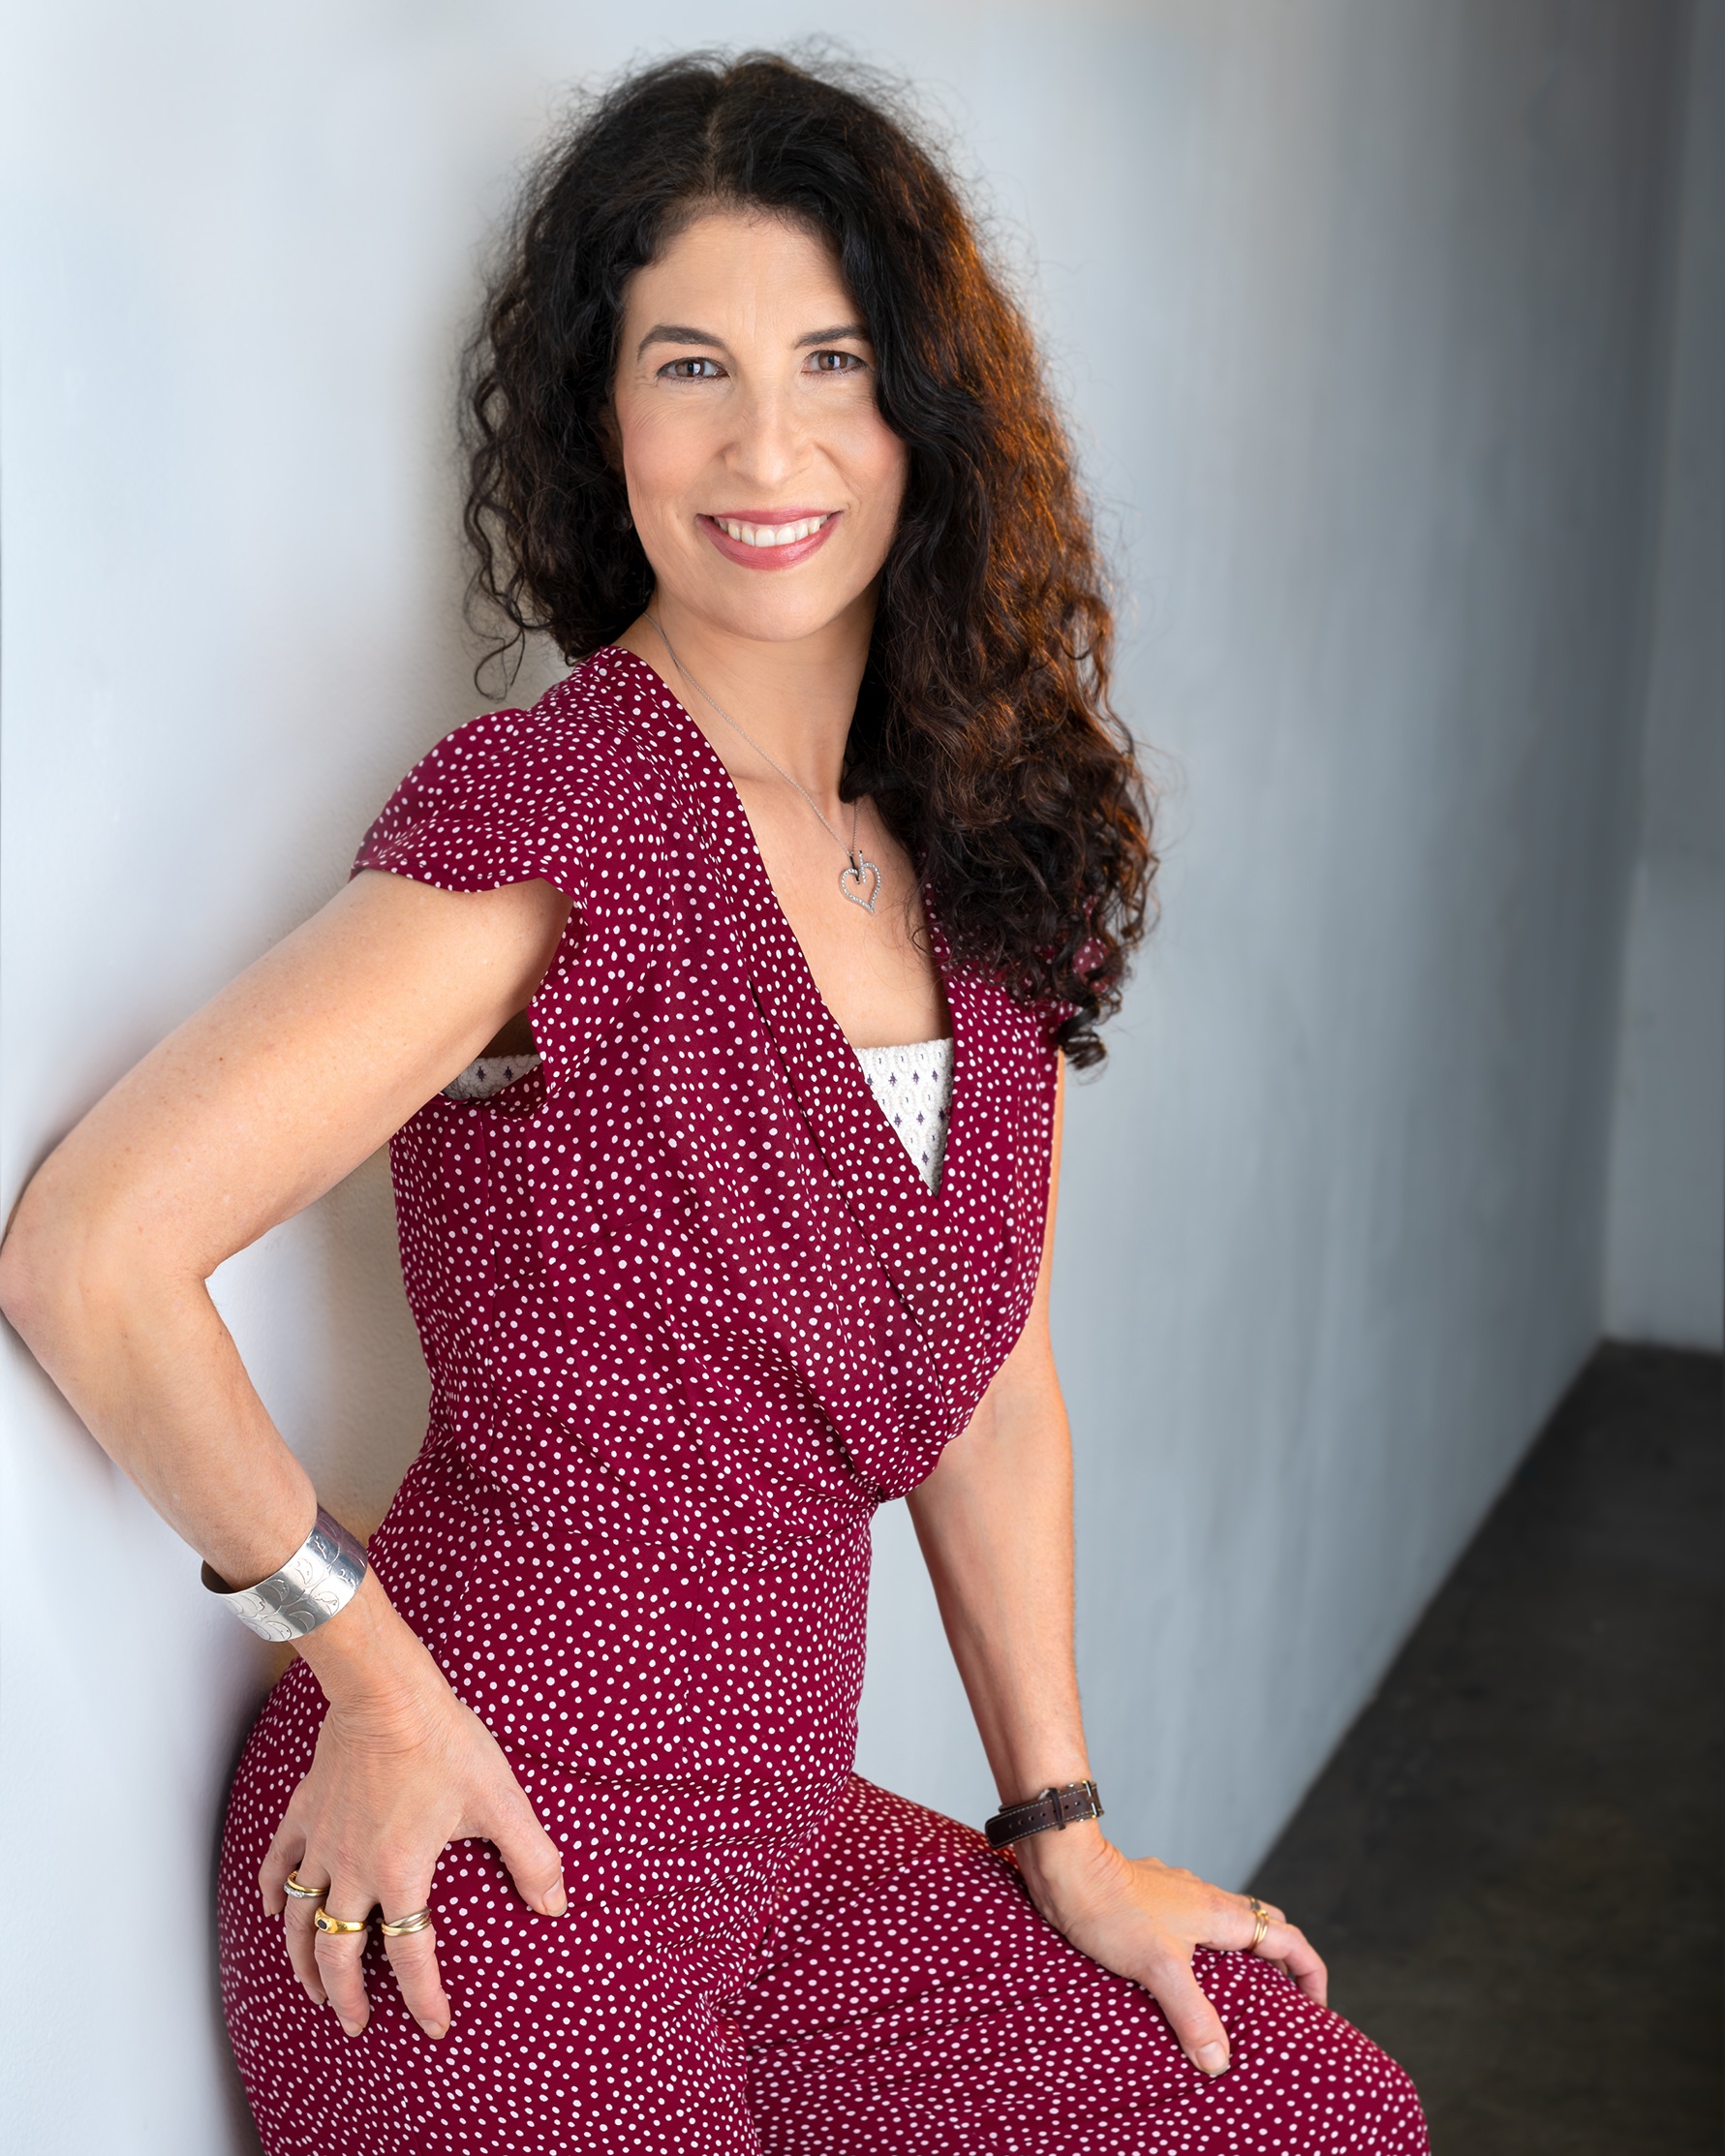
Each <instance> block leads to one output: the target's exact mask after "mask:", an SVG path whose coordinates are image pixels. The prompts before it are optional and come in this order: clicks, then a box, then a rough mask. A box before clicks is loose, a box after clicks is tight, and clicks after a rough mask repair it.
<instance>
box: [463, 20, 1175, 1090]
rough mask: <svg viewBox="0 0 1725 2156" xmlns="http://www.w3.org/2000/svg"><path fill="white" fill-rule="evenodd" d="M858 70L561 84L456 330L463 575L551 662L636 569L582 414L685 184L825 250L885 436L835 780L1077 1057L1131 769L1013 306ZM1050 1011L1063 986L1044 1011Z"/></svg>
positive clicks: (718, 68) (928, 155)
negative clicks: (889, 431)
mask: <svg viewBox="0 0 1725 2156" xmlns="http://www.w3.org/2000/svg"><path fill="white" fill-rule="evenodd" d="M894 103H895V100H894V95H893V93H892V91H891V90H890V89H889V88H887V87H885V86H884V85H883V84H882V83H881V81H880V79H879V78H878V77H875V76H873V75H866V74H865V73H864V72H863V71H862V70H860V69H858V68H856V67H853V66H849V65H841V64H836V63H834V62H832V61H830V60H825V59H821V60H816V61H814V62H803V63H801V64H793V63H792V62H791V61H789V60H787V59H785V58H784V57H783V56H782V55H779V54H776V53H746V54H743V55H741V56H740V57H734V58H727V57H724V56H723V55H715V54H711V53H694V54H690V55H687V56H684V57H681V58H677V59H673V60H669V61H666V62H663V63H662V64H660V65H657V66H653V67H649V68H646V69H644V70H641V71H638V72H635V73H633V74H631V75H629V76H627V77H625V78H623V79H622V80H621V81H619V82H618V83H616V84H615V85H614V86H612V87H611V88H610V89H608V90H606V91H604V92H602V93H601V94H599V95H597V96H594V97H591V98H589V99H588V100H586V101H585V103H584V104H583V105H582V106H581V107H580V108H578V110H577V113H576V116H575V118H574V120H573V122H572V124H571V125H570V128H569V129H568V130H567V131H566V132H565V133H564V134H563V135H562V136H561V137H560V138H559V139H557V140H556V141H554V142H553V144H552V145H551V147H550V149H549V150H548V152H547V153H546V154H545V155H544V157H543V158H542V160H541V161H540V163H539V166H538V167H537V169H536V170H535V171H534V173H533V174H532V176H531V178H530V180H529V183H528V185H527V188H526V190H525V193H524V197H523V200H522V203H521V207H520V210H519V213H518V216H517V220H516V223H515V225H514V227H513V229H512V231H511V232H510V235H509V238H508V244H507V247H506V250H505V253H504V256H503V258H502V262H501V265H500V268H499V272H498V274H497V276H496V278H495V279H494V281H493V284H492V287H491V290H490V292H489V293H488V295H487V299H486V303H485V307H484V311H483V315H482V318H481V321H480V323H479V326H478V328H477V332H476V334H475V336H474V339H473V342H472V344H471V345H470V347H469V350H468V355H467V372H466V393H465V400H464V402H465V412H466V423H467V429H468V439H467V447H468V451H469V474H470V492H469V496H468V503H467V509H466V516H465V524H466V530H467V535H468V538H469V539H470V540H471V542H472V544H473V546H474V548H475V550H476V553H477V569H476V570H475V574H474V579H473V586H472V593H471V597H472V599H473V601H474V602H475V603H476V604H477V606H479V607H481V608H484V609H492V608H494V609H497V610H499V611H501V613H502V615H503V616H504V618H505V619H506V620H507V621H508V624H509V625H510V630H509V632H508V633H507V634H506V635H505V636H504V637H503V638H502V639H501V640H500V641H499V642H497V644H496V645H495V647H494V650H493V653H492V655H491V656H492V657H493V658H496V657H498V656H508V655H511V654H513V653H515V652H517V651H518V650H519V649H520V648H521V647H522V645H523V644H524V641H525V638H526V636H527V634H528V632H529V631H548V632H549V633H550V635H551V636H553V637H554V638H555V639H556V641H557V643H558V645H559V647H560V648H561V649H562V651H563V652H564V654H565V656H566V658H568V659H570V661H571V662H572V661H573V660H574V659H575V658H577V657H579V656H581V655H584V654H586V653H588V652H592V651H596V650H598V649H600V648H601V646H602V645H605V644H608V643H610V642H612V641H614V639H615V638H616V637H617V636H618V635H619V634H620V633H621V632H622V631H624V630H625V629H626V628H627V627H628V625H629V624H630V623H631V622H632V621H633V620H634V619H635V618H636V617H637V616H638V615H639V614H640V612H641V610H642V608H643V607H644V606H645V604H646V603H647V600H648V597H649V595H650V593H651V591H652V588H653V571H652V570H651V568H650V567H649V565H648V562H647V558H646V556H645V554H644V553H643V552H642V549H641V545H640V542H639V540H638V539H637V538H636V537H635V534H634V532H633V530H632V528H631V526H630V523H629V519H628V516H627V514H626V513H625V511H626V501H627V497H626V495H625V491H624V485H623V477H622V474H621V472H620V471H619V469H618V468H617V465H616V462H615V461H614V458H615V452H614V449H613V447H611V444H612V441H613V439H614V438H613V437H612V435H611V434H610V432H609V431H608V428H607V424H606V421H607V416H608V410H609V403H610V396H611V385H612V381H613V377H614V372H615V367H616V360H617V341H618V334H619V328H620V324H621V322H622V317H623V308H624V296H625V291H626V287H627V284H628V280H629V278H630V276H631V274H632V273H633V272H634V271H635V270H637V269H639V268H640V267H641V266H642V265H643V264H644V263H646V262H650V261H652V260H653V259H654V256H655V253H656V252H657V250H658V249H660V248H661V247H662V246H663V245H664V244H665V243H666V241H667V240H668V239H669V238H670V237H671V236H672V235H673V234H674V233H675V232H676V231H678V230H680V229H681V228H682V227H683V226H685V225H686V224H687V223H688V222H689V220H690V219H691V217H693V216H694V215H696V214H698V213H699V212H700V211H701V210H702V209H703V208H706V207H708V206H722V207H730V206H736V207H749V208H755V209H760V210H764V211H766V212H768V213H769V214H774V215H778V216H781V217H785V218H789V219H792V220H794V221H795V222H796V223H798V224H799V225H800V226H802V227H803V228H804V229H806V230H808V231H813V232H814V233H816V235H817V236H820V237H822V238H823V239H825V240H826V241H827V242H828V243H829V244H830V245H831V246H832V248H833V250H834V252H835V254H836V257H837V260H838V262H839V266H840V269H841V272H842V274H843V276H844V277H845V280H846V282H847V286H848V288H849V290H850V292H851V294H852V295H853V297H854V299H855V301H856V304H857V306H858V308H859V309H860V311H861V314H862V317H863V320H864V321H865V322H866V323H867V325H868V329H869V335H870V338H871V341H872V342H873V344H874V346H875V351H876V355H877V361H878V376H877V380H878V396H879V403H880V411H881V415H882V416H883V417H884V418H885V420H886V422H887V424H888V425H889V426H891V427H892V428H893V429H894V431H895V432H896V433H898V434H899V435H900V436H901V437H902V438H903V440H904V441H905V443H906V444H907V446H908V448H909V460H908V461H909V473H908V478H907V486H906V493H905V499H904V507H903V510H902V514H901V519H900V524H899V529H898V531H897V534H896V535H895V538H894V540H893V544H892V546H891V549H890V551H889V553H888V556H887V560H886V564H885V567H884V570H883V571H882V575H881V583H880V591H879V595H878V608H877V613H876V624H875V631H874V639H873V643H872V645H871V649H870V656H869V662H868V665H867V668H866V670H865V674H864V679H863V684H862V691H861V693H860V695H859V697H858V701H857V708H856V714H855V717H854V719H853V721H852V723H851V727H850V733H849V738H848V742H847V749H846V756H845V768H844V773H843V776H842V779H841V785H840V790H841V796H842V798H843V799H845V800H850V799H853V798H855V797H856V796H857V795H859V794H862V793H870V794H873V795H874V797H875V799H876V802H877V805H878V808H879V811H880V814H881V816H882V817H883V819H884V820H885V822H886V825H887V827H888V829H889V830H891V831H892V832H893V834H894V836H895V837H896V838H898V839H899V840H900V842H901V843H902V844H903V845H904V846H905V847H906V848H907V850H908V851H909V854H910V856H911V858H912V860H913V861H915V862H916V863H917V865H918V868H919V870H920V872H921V873H922V874H924V875H926V876H927V877H928V878H929V882H930V888H931V891H932V893H933V896H934V899H935V902H936V904H937V905H938V907H939V908H940V915H941V919H942V921H943V922H944V923H945V924H946V926H947V932H948V935H949V937H950V939H951V941H952V945H953V949H954V952H955V954H956V955H957V956H959V957H960V958H961V959H962V960H963V961H964V962H966V963H967V964H970V965H975V966H979V967H983V968H986V969H988V970H991V971H992V972H993V973H994V974H995V976H996V977H997V978H999V979H1000V980H1001V983H1002V984H1003V986H1004V987H1005V988H1006V990H1007V992H1008V993H1009V994H1010V995H1012V996H1013V997H1014V998H1015V999H1016V1000H1017V1001H1021V1002H1024V1003H1027V1004H1028V1003H1033V1002H1037V1001H1046V1002H1049V1003H1052V1004H1053V1005H1054V1006H1056V1011H1057V1013H1058V1015H1057V1016H1056V1018H1055V1020H1054V1037H1055V1038H1056V1039H1058V1040H1059V1042H1060V1043H1061V1045H1062V1046H1063V1048H1064V1050H1065V1052H1066V1054H1067V1056H1068V1058H1069V1059H1070V1061H1071V1062H1072V1063H1073V1064H1074V1065H1076V1066H1078V1067H1081V1068H1082V1067H1084V1066H1086V1065H1089V1064H1092V1063H1099V1062H1100V1061H1101V1060H1102V1057H1103V1055H1104V1053H1105V1050H1104V1047H1103V1044H1102V1042H1101V1040H1100V1039H1099V1038H1098V1036H1097V1032H1096V1028H1097V1025H1098V1023H1099V1022H1100V1021H1102V1020H1104V1019H1106V1018H1108V1017H1110V1016H1111V1015H1112V1014H1113V1013H1114V1012H1115V1011H1116V1010H1117V1009H1118V1008H1119V1005H1120V1001H1121V991H1122V986H1123V983H1124V975H1125V969H1126V962H1127V958H1128V955H1129V953H1130V951H1131V950H1132V949H1133V948H1134V946H1135V945H1136V944H1137V943H1138V942H1139V941H1140V940H1141V939H1142V938H1143V935H1144V933H1145V928H1146V914H1147V911H1148V909H1149V906H1150V900H1151V891H1152V884H1153V882H1154V879H1155V869H1156V857H1155V853H1154V851H1153V850H1152V847H1151V808H1150V791H1149V788H1148V786H1147V785H1146V783H1145V781H1144V778H1143V775H1142V773H1141V771H1140V768H1139V765H1138V762H1137V759H1136V756H1135V755H1134V752H1133V746H1132V737H1131V735H1130V733H1129V731H1128V730H1127V728H1126V727H1125V725H1124V724H1123V722H1122V721H1121V720H1120V719H1119V718H1118V717H1117V715H1116V714H1115V712H1114V709H1113V706H1112V705H1111V703H1110V701H1109V693H1108V682H1109V659H1110V649H1111V641H1112V632H1113V617H1112V614H1111V612H1110V609H1109V605H1108V601H1107V598H1106V595H1105V590H1104V577H1103V570H1102V564H1101V560H1100V557H1099V553H1098V550H1097V546H1096V542H1095V539H1094V532H1093V530H1092V523H1091V517H1090V513H1089V510H1088V508H1087V506H1086V504H1085V502H1084V499H1083V497H1082V494H1081V492H1080V489H1079V486H1078V484H1077V480H1076V477H1075V475H1074V472H1073V462H1072V454H1071V450H1070V447H1069V445H1068V443H1067V440H1066V436H1065V431H1064V429H1063V425H1062V422H1061V419H1060V417H1059V415H1058V414H1057V412H1056V410H1055V407H1054V404H1053V402H1052V400H1051V397H1050V395H1049V392H1048V389H1047V386H1046V385H1045V383H1044V380H1043V376H1042V371H1041V367H1040V365H1039V362H1038V359H1037V354H1036V351H1035V346H1034V343H1033V341H1032V336H1031V332H1030V328H1029V325H1028V323H1026V321H1025V318H1024V315H1023V314H1022V312H1021V311H1020V309H1019V307H1018V306H1017V305H1016V304H1015V303H1014V302H1013V300H1012V298H1011V297H1010V296H1009V294H1008V293H1007V292H1006V290H1005V289H1004V287H1003V285H1002V283H1001V279H1000V278H999V277H998V276H997V275H995V274H994V273H993V272H992V271H991V269H990V267H989V265H988V263H987V262H986V261H985V259H984V255H983V251H982V248H981V246H980V244H979V241H978V236H977V231H976V229H975V225H974V223H973V221H972V220H971V218H970V216H969V215H968V214H967V212H966V210H965V208H964V205H963V203H962V201H961V200H960V196H959V193H958V189H957V187H956V185H955V184H954V182H953V180H952V179H951V177H950V176H949V175H948V173H947V172H946V170H945V169H943V166H942V164H941V162H940V159H939V158H938V157H937V156H936V155H935V154H934V153H933V152H932V151H931V150H930V149H929V148H928V147H927V146H926V145H925V144H924V143H923V142H922V141H921V140H919V139H918V138H917V135H916V133H915V132H914V131H913V129H912V127H911V126H910V125H909V123H907V121H906V120H905V119H904V118H903V117H901V116H900V114H899V113H898V112H897V111H895V110H894ZM1061 1006H1064V1007H1063V1008H1061Z"/></svg>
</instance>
